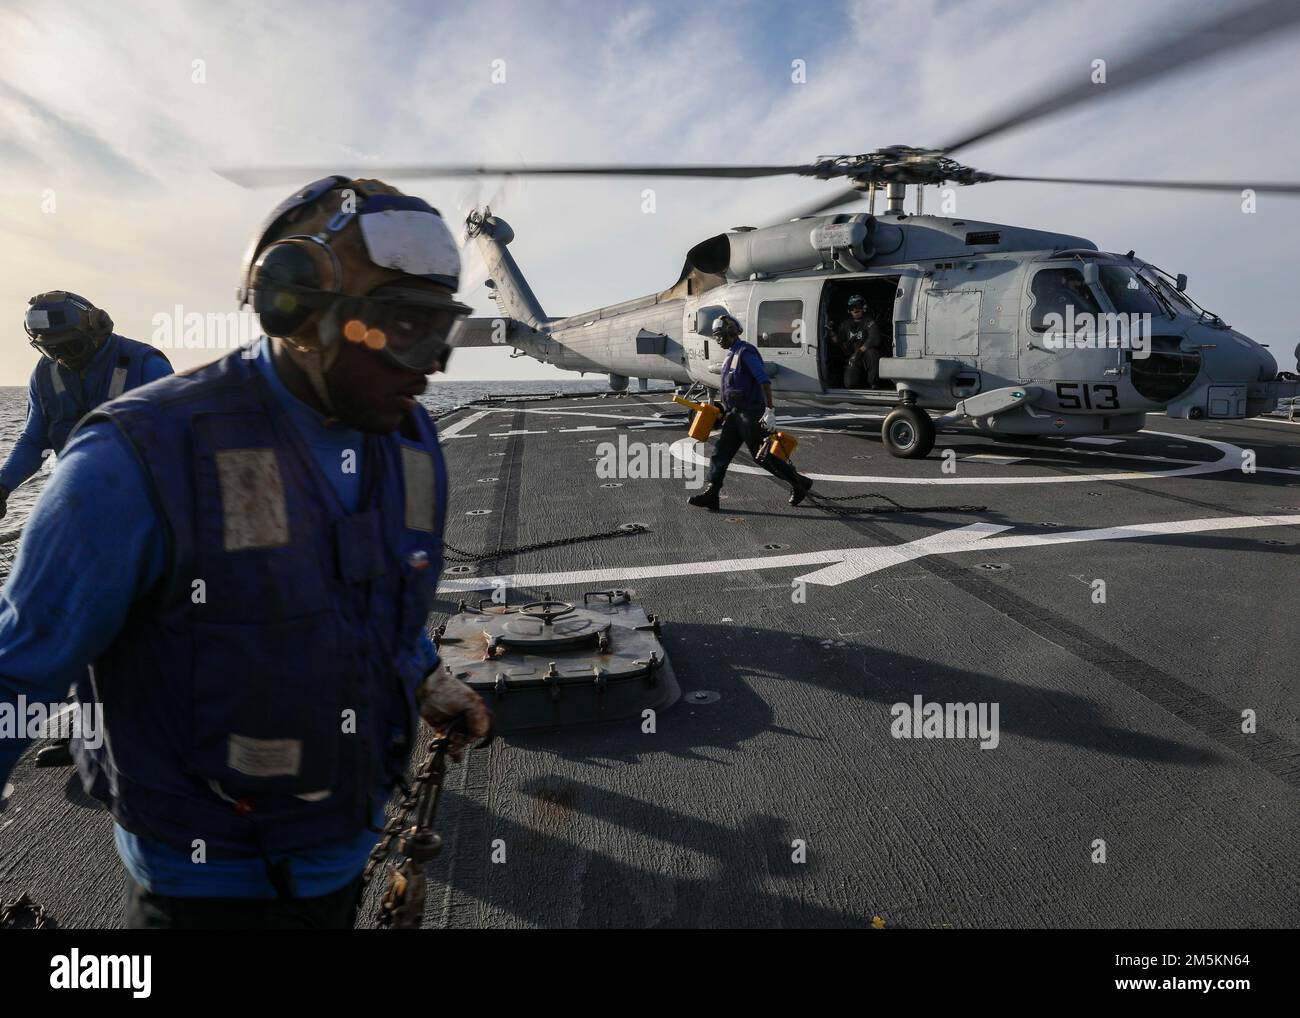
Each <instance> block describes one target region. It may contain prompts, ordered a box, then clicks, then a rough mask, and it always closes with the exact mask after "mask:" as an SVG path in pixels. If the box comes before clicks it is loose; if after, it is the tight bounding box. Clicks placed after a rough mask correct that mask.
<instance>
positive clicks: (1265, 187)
mask: <svg viewBox="0 0 1300 1018" xmlns="http://www.w3.org/2000/svg"><path fill="white" fill-rule="evenodd" d="M988 176H989V178H990V181H1000V180H1011V181H1018V182H1021V183H1030V184H1096V185H1098V186H1100V187H1148V188H1156V189H1160V190H1167V191H1237V192H1240V191H1244V190H1246V189H1247V188H1249V189H1250V190H1252V191H1255V192H1258V193H1260V194H1281V195H1300V183H1296V184H1291V183H1285V182H1276V181H1275V182H1270V183H1263V184H1252V183H1236V184H1231V183H1226V182H1224V181H1218V180H1103V179H1097V178H1088V177H1011V176H1003V175H1002V174H1000V173H991V174H989V175H988Z"/></svg>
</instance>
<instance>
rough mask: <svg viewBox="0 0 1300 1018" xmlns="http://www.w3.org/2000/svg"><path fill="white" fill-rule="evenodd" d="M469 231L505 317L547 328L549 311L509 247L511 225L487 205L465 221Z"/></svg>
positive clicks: (489, 290) (492, 292)
mask: <svg viewBox="0 0 1300 1018" xmlns="http://www.w3.org/2000/svg"><path fill="white" fill-rule="evenodd" d="M465 230H466V233H467V234H468V236H469V239H470V240H471V241H473V242H474V244H476V245H477V247H478V250H479V254H480V255H482V257H483V263H484V265H486V266H487V272H488V279H487V288H488V292H489V293H491V294H492V299H493V300H494V301H495V302H496V305H497V310H498V311H500V312H501V315H502V316H503V317H505V318H508V319H513V320H514V321H516V322H519V323H521V324H522V325H524V326H527V327H528V328H529V329H531V330H534V331H538V332H540V331H544V329H545V326H546V323H547V317H546V313H545V312H544V311H543V310H542V306H541V304H539V303H538V301H537V297H536V296H535V295H534V294H533V290H532V287H530V286H529V285H528V281H527V280H526V279H524V274H523V273H522V272H521V271H520V269H519V266H518V264H517V263H516V262H515V260H514V257H513V256H512V255H511V254H510V251H509V250H508V249H507V247H506V245H507V244H509V243H510V242H511V241H512V240H514V237H515V232H514V230H512V229H511V228H510V224H509V223H507V222H506V221H505V220H504V219H498V218H497V217H496V216H494V215H493V214H492V210H491V209H490V208H487V207H486V206H484V208H483V210H482V211H481V212H480V211H479V210H478V209H474V210H473V211H471V212H470V214H469V216H468V217H467V218H466V220H465Z"/></svg>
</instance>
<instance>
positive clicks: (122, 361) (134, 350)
mask: <svg viewBox="0 0 1300 1018" xmlns="http://www.w3.org/2000/svg"><path fill="white" fill-rule="evenodd" d="M162 356H164V355H163V354H162V352H161V351H159V350H158V349H156V348H155V347H152V346H150V345H149V344H148V343H139V342H136V341H135V340H134V339H127V338H126V337H125V336H118V335H111V336H109V337H108V338H107V339H106V340H105V341H104V345H103V346H102V347H100V348H99V349H98V350H97V351H95V356H94V359H93V360H92V361H91V366H90V367H89V368H88V369H87V371H86V375H85V377H84V378H83V377H79V376H78V375H77V373H76V372H75V371H69V370H67V369H66V368H60V367H59V365H58V364H57V363H56V362H55V361H52V360H50V359H49V358H42V359H41V363H39V364H38V365H36V370H35V371H33V372H32V379H33V381H34V382H35V383H36V398H37V399H38V400H40V405H41V413H42V414H43V415H44V416H45V444H46V445H47V447H49V448H51V449H53V450H54V451H55V452H56V453H59V452H62V451H63V447H64V446H65V445H66V444H67V442H68V436H69V435H71V434H72V429H73V428H75V427H76V426H77V422H78V421H79V420H81V419H82V418H83V417H85V416H86V414H88V413H90V411H92V410H94V409H95V407H97V406H99V405H100V404H101V403H106V402H107V401H108V400H110V399H116V398H117V397H118V396H120V395H122V393H124V392H127V391H128V390H130V389H138V388H139V387H140V386H141V385H143V384H144V362H145V361H146V360H148V359H149V358H150V357H162Z"/></svg>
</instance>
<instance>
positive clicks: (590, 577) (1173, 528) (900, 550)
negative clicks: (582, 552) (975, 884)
mask: <svg viewBox="0 0 1300 1018" xmlns="http://www.w3.org/2000/svg"><path fill="white" fill-rule="evenodd" d="M1293 526H1300V514H1298V515H1290V516H1212V517H1208V518H1203V519H1196V520H1172V521H1167V522H1164V523H1134V524H1130V525H1129V526H1124V527H1103V528H1101V529H1098V530H1070V531H1064V532H1062V531H1053V532H1050V533H1039V534H1014V535H1008V536H1006V537H994V536H992V535H994V534H999V533H1002V532H1004V531H1007V530H1010V529H1011V528H1010V527H1007V526H1003V525H1001V524H996V523H972V524H970V525H969V526H965V527H958V528H957V529H955V530H946V531H943V532H942V533H938V534H931V535H930V536H928V537H923V538H921V539H919V540H916V541H909V542H906V543H904V544H893V545H880V546H875V547H866V548H840V549H837V550H826V551H812V552H802V553H799V554H794V555H765V556H760V557H755V558H743V559H720V560H716V561H705V562H676V563H669V564H665V565H658V566H614V567H611V568H608V569H585V570H570V571H567V572H561V573H515V574H513V575H510V576H476V577H468V578H465V579H456V580H444V581H443V583H442V584H441V586H440V587H439V590H440V592H442V593H451V592H458V591H466V590H491V589H492V588H493V587H494V586H495V585H497V584H501V583H504V584H505V585H506V586H508V587H516V588H517V587H559V586H573V585H581V584H600V583H621V582H626V581H628V580H645V579H653V578H657V577H667V576H699V575H704V574H709V573H738V572H745V571H747V570H751V569H789V568H800V567H803V566H814V565H820V566H825V567H827V568H824V569H818V570H815V571H814V572H811V573H805V574H804V575H802V576H800V577H798V579H800V580H803V581H805V582H807V583H816V584H822V585H827V586H833V585H835V584H839V583H844V582H846V581H848V580H855V579H859V578H861V577H863V576H867V575H869V574H870V573H875V572H879V571H880V570H882V569H888V568H889V567H891V566H895V565H899V564H901V563H903V562H910V561H912V560H913V559H918V558H923V557H925V556H927V555H956V554H959V553H961V552H967V551H981V552H984V551H1002V550H1005V549H1009V548H1033V547H1041V546H1044V545H1063V544H1079V543H1082V542H1085V541H1122V540H1129V539H1132V538H1142V537H1165V536H1168V535H1170V534H1200V533H1206V532H1211V531H1218V530H1245V529H1253V528H1256V527H1293Z"/></svg>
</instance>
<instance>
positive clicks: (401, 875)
mask: <svg viewBox="0 0 1300 1018" xmlns="http://www.w3.org/2000/svg"><path fill="white" fill-rule="evenodd" d="M452 727H453V728H456V727H457V724H456V723H454V722H453V726H452ZM489 741H490V739H489ZM450 747H451V732H450V731H446V732H439V733H436V734H435V735H434V736H433V737H432V738H431V739H430V742H429V748H428V751H427V753H426V754H425V758H424V762H423V763H422V764H421V765H420V766H419V768H418V769H417V770H416V772H415V780H414V782H413V783H412V784H411V785H410V786H409V787H407V788H406V789H404V792H403V795H402V801H401V803H400V804H399V805H398V808H397V812H396V813H395V814H394V815H393V817H392V818H391V819H390V820H389V821H388V822H387V823H385V824H384V830H383V837H382V838H381V839H380V840H379V843H378V844H376V845H375V847H374V848H373V849H371V850H370V855H369V857H368V858H367V860H366V868H365V869H364V870H362V873H361V888H362V892H363V893H364V891H365V889H366V888H367V887H369V886H370V881H371V879H372V878H373V877H374V875H375V872H376V871H377V870H378V869H379V866H380V864H381V863H384V862H385V860H387V858H388V856H389V854H390V852H391V851H392V848H393V842H394V841H396V842H397V850H396V852H395V853H394V854H395V855H396V861H393V862H389V863H387V865H386V867H385V877H386V879H385V886H384V892H383V894H382V895H380V898H379V906H378V908H377V909H376V911H375V927H376V928H377V929H381V930H388V929H418V928H419V926H420V922H421V920H422V918H423V916H424V896H425V887H426V877H425V874H424V870H425V866H426V865H427V864H428V863H429V861H430V860H431V859H433V857H434V856H436V855H437V854H438V852H439V851H440V850H441V848H442V838H441V837H440V836H439V835H438V834H437V833H436V832H435V831H434V829H433V823H434V820H435V818H436V816H437V812H438V803H439V801H440V800H441V798H442V784H443V780H444V778H445V777H446V774H447V753H448V751H449V749H450ZM412 813H414V814H415V818H414V821H413V822H412Z"/></svg>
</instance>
